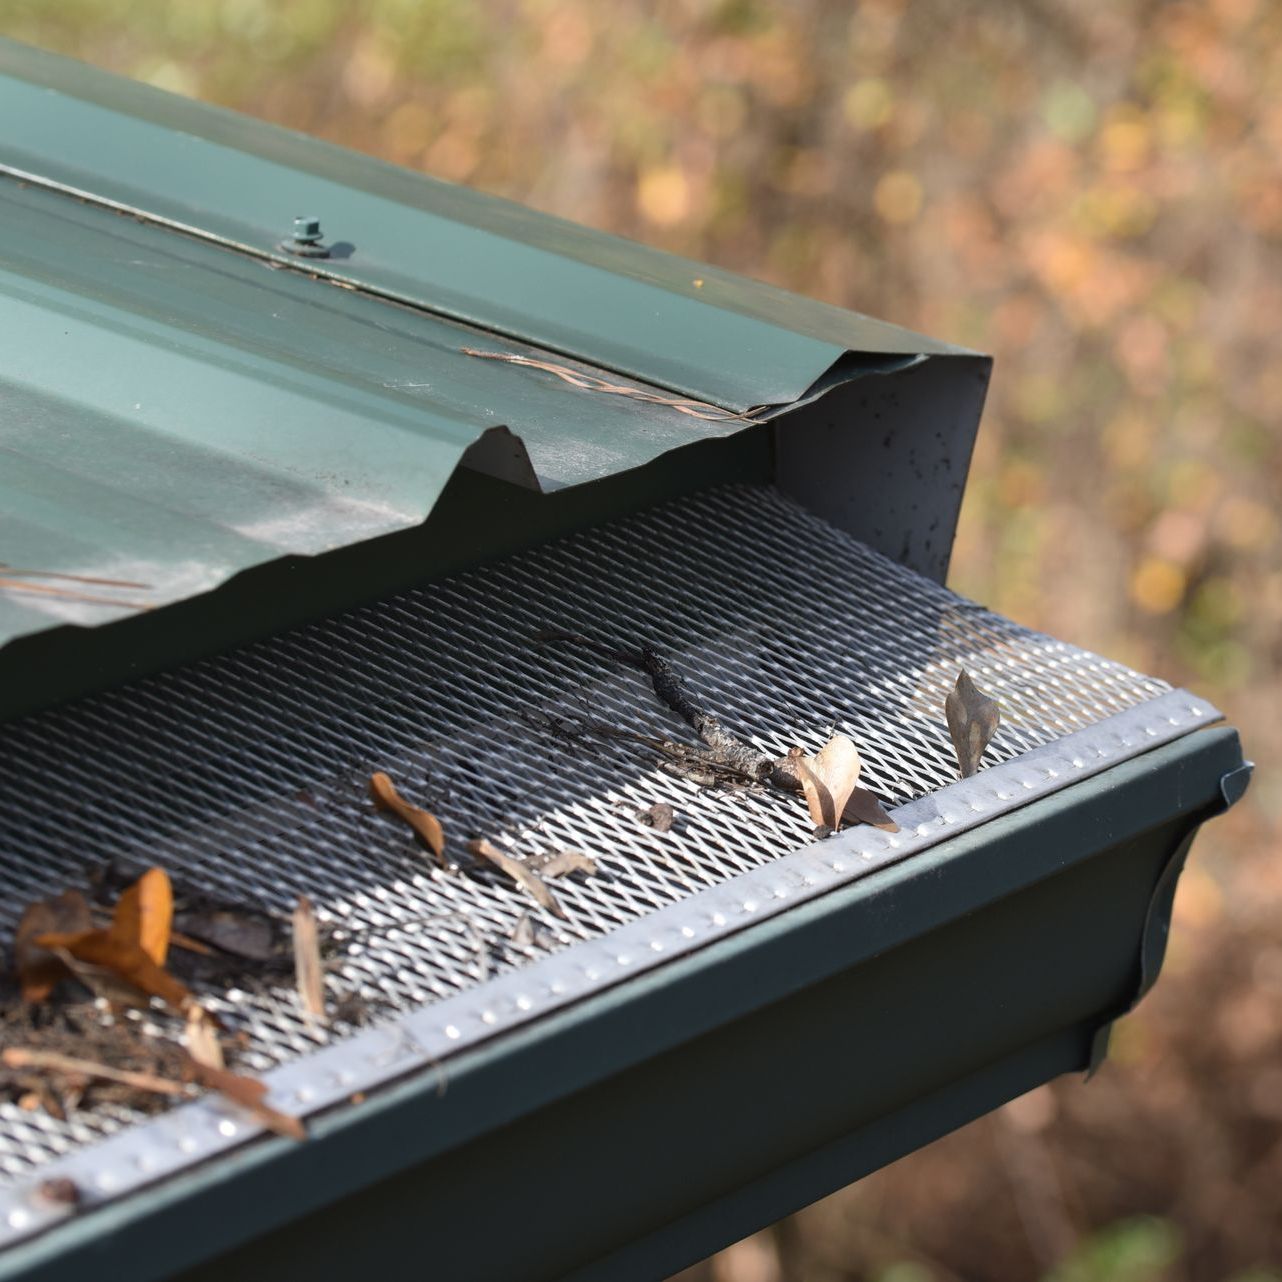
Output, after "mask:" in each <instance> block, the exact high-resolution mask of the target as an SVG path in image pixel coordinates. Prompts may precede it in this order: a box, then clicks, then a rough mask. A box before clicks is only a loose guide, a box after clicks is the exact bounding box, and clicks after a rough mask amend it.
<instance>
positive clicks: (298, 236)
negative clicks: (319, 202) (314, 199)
mask: <svg viewBox="0 0 1282 1282" xmlns="http://www.w3.org/2000/svg"><path fill="white" fill-rule="evenodd" d="M280 248H281V249H283V250H284V251H285V252H286V253H287V254H296V255H298V257H300V258H328V257H329V249H328V247H327V246H325V245H323V244H321V224H320V219H319V218H313V217H311V216H309V215H299V216H298V217H296V218H295V219H294V230H293V231H292V232H291V234H290V235H289V237H288V238H287V239H286V240H282V241H281V242H280Z"/></svg>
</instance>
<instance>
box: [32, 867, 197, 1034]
mask: <svg viewBox="0 0 1282 1282" xmlns="http://www.w3.org/2000/svg"><path fill="white" fill-rule="evenodd" d="M153 873H160V878H163V882H162V881H161V879H160V878H155V877H153V876H152V874H153ZM168 885H169V878H168V877H167V876H165V874H164V873H163V872H161V870H160V869H152V870H150V871H149V872H146V873H144V874H143V875H142V877H140V878H139V879H138V881H137V882H135V883H134V885H133V886H131V887H129V889H128V890H126V891H125V892H124V894H122V895H121V897H120V899H119V901H118V902H117V904H116V910H115V913H114V914H113V916H112V920H111V925H110V926H108V927H106V928H105V929H95V930H79V931H50V932H45V933H42V934H40V935H37V936H36V937H35V940H34V942H35V943H36V944H38V945H39V946H40V947H41V948H47V949H49V950H51V951H53V952H57V953H58V954H59V956H60V957H61V958H62V960H63V961H64V962H65V963H66V965H67V966H68V968H69V969H71V970H73V971H74V972H75V973H76V975H77V976H79V977H80V978H82V979H84V980H85V982H86V983H88V984H89V986H90V987H91V988H94V989H95V991H99V989H98V987H97V986H96V985H95V983H94V970H95V969H96V970H97V971H100V972H103V974H102V978H103V980H104V981H105V982H106V984H107V985H108V986H110V985H111V981H113V980H123V981H124V983H125V985H127V986H128V988H132V989H135V990H137V992H139V993H144V994H146V995H147V996H149V997H159V998H160V999H161V1000H162V1001H164V1002H167V1003H168V1004H169V1005H170V1006H172V1007H174V1009H175V1010H179V1011H185V1010H186V1009H187V1006H188V1004H189V1003H190V1002H191V1000H192V996H191V990H190V989H189V988H188V987H187V986H186V985H185V984H183V983H180V982H179V981H178V980H176V979H175V978H174V977H173V976H172V975H171V974H169V972H168V971H166V970H165V969H164V967H163V966H161V965H160V964H159V963H158V962H157V961H156V960H155V957H154V956H153V954H152V952H149V951H148V949H147V948H146V947H144V946H143V942H142V931H143V930H144V929H145V930H146V931H147V942H148V944H149V945H150V947H151V948H152V949H154V950H156V951H160V952H162V953H163V952H164V951H167V949H168V946H169V938H168V936H169V926H168V922H167V921H166V920H165V913H164V902H165V898H166V895H167V894H168ZM134 892H137V893H136V894H135V893H134ZM169 902H170V903H171V904H172V899H170V900H169ZM162 926H163V932H162V929H161V927H162ZM162 933H163V945H164V948H163V949H162V948H161V943H162ZM104 995H106V996H108V997H110V998H111V999H113V1000H118V999H120V998H121V997H127V995H128V993H127V990H126V991H125V993H123V994H122V993H119V992H117V991H111V992H107V993H105V994H104Z"/></svg>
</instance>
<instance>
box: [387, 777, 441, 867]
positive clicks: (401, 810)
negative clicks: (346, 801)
mask: <svg viewBox="0 0 1282 1282" xmlns="http://www.w3.org/2000/svg"><path fill="white" fill-rule="evenodd" d="M369 794H370V796H371V797H373V798H374V804H375V805H376V806H377V807H378V808H379V809H380V810H386V811H387V812H388V813H389V814H393V815H396V816H397V817H398V818H400V819H403V820H404V821H405V822H406V823H407V824H409V826H410V827H411V828H412V829H413V830H414V834H415V836H417V837H418V839H419V841H421V842H422V843H423V845H425V846H426V847H427V848H428V850H430V851H431V852H432V854H433V855H434V856H435V857H436V862H437V863H438V864H440V865H441V866H442V867H444V866H445V830H444V829H443V828H442V827H441V823H440V820H439V819H437V817H436V816H435V815H434V814H431V813H430V812H429V811H426V810H423V809H422V808H421V807H419V806H412V805H410V803H409V802H408V801H405V800H404V799H403V798H402V797H401V795H400V794H399V793H398V792H397V791H396V786H395V784H393V783H392V781H391V779H389V778H388V777H387V775H385V774H384V773H383V772H382V771H381V770H380V771H377V772H375V773H374V774H372V775H370V777H369Z"/></svg>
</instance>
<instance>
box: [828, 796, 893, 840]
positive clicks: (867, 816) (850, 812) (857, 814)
mask: <svg viewBox="0 0 1282 1282" xmlns="http://www.w3.org/2000/svg"><path fill="white" fill-rule="evenodd" d="M841 821H842V823H847V824H872V826H873V827H874V828H880V829H881V830H882V831H883V832H898V831H899V825H898V824H897V823H896V822H895V821H894V820H893V819H892V818H891V817H890V816H889V815H888V814H887V813H886V812H885V811H884V810H883V809H882V806H881V802H880V801H878V800H877V798H876V797H875V796H874V795H873V794H872V793H871V792H869V791H868V789H867V788H859V787H856V788H854V789H853V790H852V791H851V794H850V800H849V801H848V802H846V808H845V810H843V811H842V812H841Z"/></svg>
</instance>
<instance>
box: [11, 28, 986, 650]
mask: <svg viewBox="0 0 1282 1282" xmlns="http://www.w3.org/2000/svg"><path fill="white" fill-rule="evenodd" d="M0 118H2V119H4V120H5V122H6V129H5V130H4V131H2V132H0V321H2V323H3V328H4V334H5V342H4V343H3V344H0V408H2V409H3V413H2V414H0V563H4V564H5V565H7V566H10V567H16V568H17V569H18V570H20V571H35V572H39V577H25V578H24V577H19V578H17V579H14V578H13V576H12V572H11V571H0V579H7V582H6V583H0V647H5V646H7V645H8V644H9V643H10V642H13V641H15V640H19V639H22V638H27V637H33V636H37V635H43V634H46V633H48V632H49V630H51V629H65V626H66V625H74V626H79V627H97V626H98V625H101V624H107V623H112V622H116V621H120V620H124V619H128V618H130V617H131V616H135V615H137V614H139V613H145V612H149V611H154V610H156V609H157V608H158V607H164V606H167V605H170V604H173V603H175V602H179V601H184V600H188V599H190V598H192V597H194V596H199V595H201V594H205V593H208V592H210V591H211V590H213V589H215V588H217V587H218V586H219V585H221V584H223V583H225V582H226V581H227V580H229V579H230V578H232V577H234V576H235V575H237V574H238V573H240V572H242V571H245V570H248V569H250V568H252V567H256V566H261V565H264V564H266V563H270V562H273V561H275V560H278V559H280V558H284V557H291V556H292V557H300V556H301V557H313V556H317V555H320V554H323V553H330V552H333V551H334V550H336V549H340V548H345V547H350V546H352V545H354V544H358V543H363V542H365V541H368V540H371V539H374V538H377V537H379V536H384V535H388V534H391V533H394V532H396V531H400V530H405V529H408V528H412V527H414V526H416V525H418V524H419V523H421V522H422V521H423V520H424V518H425V517H426V516H427V514H428V513H429V512H430V511H431V510H432V508H433V506H434V504H435V503H436V501H437V499H438V497H439V496H440V494H441V492H442V490H443V488H444V486H445V484H446V482H447V481H448V480H449V478H450V476H451V475H452V474H453V473H454V471H455V469H456V468H457V467H458V466H459V465H460V464H461V463H462V464H464V465H467V466H471V467H474V468H476V469H479V470H481V471H485V472H488V473H490V474H491V475H496V476H500V477H503V478H505V479H508V480H513V481H517V482H518V483H521V484H525V485H527V486H530V487H532V488H538V489H541V490H543V491H544V492H547V491H551V490H557V489H562V488H566V487H572V486H581V485H585V484H588V483H592V482H596V481H598V480H599V479H600V478H602V477H606V476H611V475H614V474H618V473H624V472H628V471H630V470H634V469H638V468H641V467H644V466H645V465H646V464H648V463H650V462H652V461H653V460H655V459H657V458H659V457H660V456H662V455H664V454H666V453H669V452H671V451H674V450H678V449H681V448H683V447H686V446H689V445H692V444H698V443H700V442H706V441H710V440H715V439H717V438H720V437H725V436H729V435H732V434H735V433H739V432H742V431H744V429H745V428H746V427H748V426H749V424H748V423H747V422H746V421H745V420H744V419H743V418H740V417H736V415H737V414H738V413H739V412H741V411H743V410H745V409H746V408H748V407H750V406H756V405H759V404H761V403H765V402H769V403H770V405H771V408H768V409H765V410H762V411H759V413H758V414H757V418H759V419H766V418H772V417H773V418H781V417H782V416H783V415H786V413H788V412H795V411H796V410H797V407H798V406H799V405H803V404H811V403H813V401H814V400H815V398H817V397H820V396H824V395H825V394H826V395H828V397H829V398H831V395H832V394H833V393H834V391H836V390H840V389H841V388H842V387H843V386H847V385H849V383H850V382H851V381H852V380H855V379H860V378H863V377H865V376H867V375H870V374H878V375H887V374H896V375H898V376H900V377H902V378H910V377H913V375H914V371H915V370H916V369H918V368H919V367H921V366H922V365H924V364H925V363H926V362H929V363H930V365H931V369H932V371H934V370H935V368H936V366H937V365H938V366H939V367H940V368H944V367H946V368H947V369H948V371H950V374H949V377H955V378H956V380H957V381H958V385H959V387H962V388H963V389H964V390H963V391H962V392H959V394H958V398H957V399H958V400H959V402H963V403H964V404H965V405H966V407H967V408H966V411H965V413H964V415H963V417H964V418H965V419H966V420H967V421H966V422H965V423H964V424H963V425H962V428H961V429H959V430H960V436H961V437H963V438H965V439H964V440H962V441H961V442H960V443H959V445H958V446H957V450H956V452H957V453H958V455H959V456H960V457H964V456H965V455H966V454H968V450H969V437H970V435H971V434H972V433H973V426H974V422H973V420H974V419H976V418H977V415H978V406H979V403H980V401H982V389H981V392H980V395H979V398H978V399H976V398H974V397H971V396H970V395H969V389H970V385H971V383H973V377H972V375H973V371H974V369H975V365H976V362H977V361H980V363H981V364H982V363H983V362H982V358H977V357H975V356H974V355H972V354H963V353H961V352H960V351H959V350H958V349H951V348H947V347H945V346H944V345H941V344H938V343H934V342H931V341H930V340H927V339H922V338H919V337H917V336H915V335H909V334H907V333H906V332H904V331H901V330H897V329H895V328H894V327H893V326H889V327H888V326H882V325H880V324H878V323H877V322H873V321H868V320H866V318H862V317H857V316H853V315H851V314H847V313H844V312H840V311H838V310H837V309H834V308H829V307H824V306H821V305H819V304H814V303H810V302H808V301H807V300H804V299H796V298H793V297H792V296H791V295H786V294H783V293H782V292H780V291H778V290H772V289H768V288H767V287H765V286H761V285H758V284H755V283H753V282H751V281H743V280H740V279H739V278H736V277H733V276H729V275H727V274H725V273H716V272H714V271H713V270H712V269H711V268H698V269H697V270H698V271H699V272H700V273H701V275H700V277H699V279H702V280H703V281H704V282H705V283H704V287H703V288H702V289H696V288H695V287H694V286H693V285H692V284H691V280H692V279H694V278H693V277H691V278H690V279H687V277H690V273H691V271H692V270H694V269H693V268H692V267H691V265H690V264H687V263H683V262H681V261H679V260H676V259H671V258H669V257H667V256H664V255H662V254H657V253H655V252H654V251H651V250H648V249H646V248H644V247H642V246H639V245H631V244H629V243H627V242H623V241H618V240H615V239H612V238H610V237H605V236H602V235H599V234H598V233H595V232H590V231H587V230H585V229H580V228H574V227H572V226H571V225H569V224H565V223H562V222H559V221H557V220H555V219H549V218H546V217H544V216H543V215H539V214H535V213H533V212H531V211H528V210H522V209H520V208H519V207H517V206H514V205H510V204H507V203H505V202H502V201H496V200H494V199H492V198H490V197H486V196H482V195H479V194H477V193H473V192H468V191H464V190H462V189H458V188H454V187H450V186H449V185H447V184H441V183H436V182H433V181H431V180H429V179H426V178H423V177H422V176H420V175H416V174H410V173H407V172H403V171H400V170H397V169H394V168H392V167H389V166H386V165H382V164H380V163H378V162H375V161H372V160H370V159H368V158H366V157H361V156H357V155H354V154H351V153H348V152H345V151H342V150H340V149H337V148H333V147H329V146H326V145H324V144H321V143H318V142H314V141H312V140H309V139H305V138H302V137H299V136H297V135H293V134H289V133H286V132H284V131H281V130H277V129H273V128H271V127H269V126H266V125H263V124H261V123H260V122H256V121H251V120H247V119H243V118H241V117H238V116H235V115H232V114H230V113H227V112H223V111H218V110H215V109H212V108H209V107H206V106H204V105H201V104H198V103H192V102H188V101H186V100H183V99H181V98H177V97H175V96H173V95H169V94H164V93H160V92H158V91H154V90H151V89H148V88H146V87H143V86H139V85H135V84H133V83H131V82H128V81H124V80H120V79H118V78H115V77H111V76H107V75H105V74H103V73H101V72H97V71H93V70H91V69H89V68H86V67H83V66H81V65H80V64H77V63H73V62H69V61H67V60H64V59H60V58H56V57H53V56H51V55H46V54H43V53H39V52H37V51H35V50H31V49H26V48H24V47H22V46H17V45H14V44H11V43H6V42H3V41H0ZM22 174H25V175H28V176H29V177H26V178H23V177H20V176H19V175H22ZM32 175H34V176H32ZM59 184H61V186H60V185H59ZM68 188H74V189H75V190H76V191H80V192H83V193H86V194H85V195H84V196H83V197H81V196H77V195H74V194H71V193H70V192H69V191H68ZM111 202H115V204H114V205H113V204H112V203H111ZM300 202H301V203H302V204H306V205H309V206H315V207H316V209H317V211H318V212H319V213H320V214H321V215H322V217H323V220H325V221H326V222H327V223H328V224H329V225H330V226H331V227H332V228H333V234H334V235H335V236H339V235H346V234H350V235H351V236H352V237H353V238H354V239H355V241H357V242H359V243H358V245H357V249H356V250H355V251H353V252H352V253H351V255H350V256H349V257H346V258H341V259H334V260H331V261H329V262H327V263H315V262H312V261H311V260H306V261H304V260H297V259H294V258H292V257H290V256H289V255H287V254H283V253H280V252H278V251H277V250H276V249H275V244H276V241H277V240H279V238H280V237H281V236H282V235H285V234H287V233H288V231H289V230H290V228H291V226H292V214H293V213H294V212H295V210H296V208H297V207H298V205H299V203H300ZM178 225H181V226H182V227H185V228H189V229H192V231H193V232H194V233H195V234H188V233H184V232H181V231H179V230H177V229H176V227H177V226H178ZM345 227H346V228H352V229H353V230H351V231H350V233H348V232H343V231H342V229H343V228H345ZM356 228H361V229H363V230H359V231H358V230H355V229H356ZM362 247H365V248H362ZM321 271H324V272H328V273H329V275H317V274H316V273H317V272H321ZM464 295H466V296H464ZM393 299H403V300H405V301H403V302H397V301H393ZM465 320H466V321H471V322H475V323H476V326H480V328H477V327H475V326H473V325H470V324H466V323H464V321H465ZM511 335H516V336H518V337H511ZM525 338H530V339H532V340H534V342H535V344H537V345H533V346H532V345H531V344H530V343H528V342H526V341H524V339H525ZM463 348H472V349H474V350H481V351H485V352H488V353H491V354H498V355H500V356H505V357H520V358H522V359H525V360H543V361H547V360H549V359H551V360H553V361H554V363H555V364H557V365H558V366H559V367H561V368H562V369H563V370H564V371H568V372H572V373H573V374H575V375H587V376H589V377H597V378H601V377H603V376H604V377H605V378H606V379H607V381H608V382H609V383H610V384H611V385H613V386H617V387H622V388H624V389H625V391H626V392H627V393H628V394H627V395H616V394H612V393H609V392H603V391H600V390H585V389H584V388H583V387H581V386H574V385H572V383H570V382H568V381H566V380H565V379H564V378H562V377H559V376H557V375H556V374H555V373H552V372H549V371H547V370H546V369H537V368H532V367H530V366H528V365H527V366H521V365H518V364H513V363H510V362H507V361H502V360H493V359H483V358H480V357H477V356H475V355H469V354H466V353H465V352H464V351H463V350H462V349H463ZM565 353H570V354H569V355H567V354H565ZM615 370H631V371H632V372H633V373H634V374H636V376H637V377H631V376H630V375H628V374H618V373H615V372H613V371H615ZM674 394H681V395H686V394H689V395H693V396H694V397H696V398H698V400H699V401H701V402H703V403H705V404H707V405H716V406H720V407H722V408H723V409H724V410H725V411H726V412H725V413H722V414H720V415H718V414H716V413H713V414H712V415H711V416H700V415H699V414H690V413H685V412H682V411H681V410H680V409H679V408H677V407H674V406H672V405H670V404H665V403H661V402H659V401H656V400H655V399H654V398H655V397H660V398H662V397H668V398H670V397H671V396H672V395H674ZM644 398H648V399H644ZM786 426H787V425H786V424H785V423H783V422H780V430H785V428H786ZM857 426H858V425H857V424H856V425H855V426H854V427H852V429H851V430H857ZM883 465H888V464H885V461H884V460H883ZM829 470H830V471H831V469H829ZM945 525H946V526H947V528H948V530H949V531H950V530H951V519H948V520H946V521H945ZM945 562H946V558H945ZM50 575H52V576H57V575H79V576H89V577H91V578H94V579H109V580H115V581H118V582H119V583H121V584H125V585H130V584H136V585H141V586H138V587H131V586H115V585H113V584H75V583H73V582H71V581H70V580H66V579H59V578H57V577H52V578H50V577H47V576H50ZM322 595H323V594H322ZM359 597H360V593H359V592H357V594H356V595H355V596H354V597H348V598H347V599H348V600H349V601H350V600H352V599H359ZM334 604H336V602H335V601H333V600H330V599H326V600H325V601H324V602H323V605H328V606H331V607H332V606H333V605H334ZM255 634H258V632H256V625H254V623H253V622H252V620H248V619H247V623H246V627H245V628H242V629H241V630H240V631H239V632H238V633H237V634H236V639H244V637H246V636H249V635H255ZM93 666H94V665H93V664H92V663H87V664H84V665H82V670H83V671H85V672H90V671H91V670H92V669H93Z"/></svg>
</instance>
